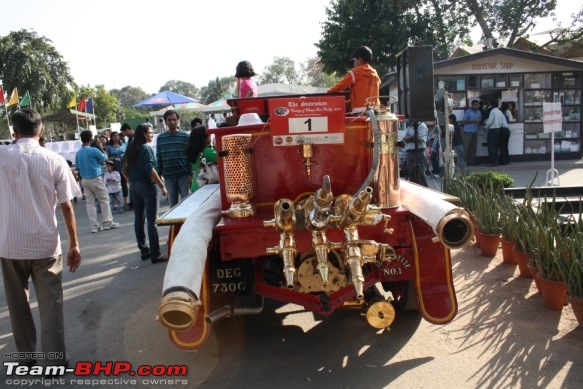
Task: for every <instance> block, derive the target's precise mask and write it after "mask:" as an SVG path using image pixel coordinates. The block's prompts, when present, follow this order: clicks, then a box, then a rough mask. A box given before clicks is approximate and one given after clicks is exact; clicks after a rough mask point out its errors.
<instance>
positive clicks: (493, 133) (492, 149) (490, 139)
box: [484, 100, 508, 167]
mask: <svg viewBox="0 0 583 389" xmlns="http://www.w3.org/2000/svg"><path fill="white" fill-rule="evenodd" d="M484 126H485V127H486V129H487V130H488V136H487V138H486V142H487V144H488V159H489V160H490V163H489V164H488V166H489V167H495V166H498V157H499V155H500V154H499V151H498V146H499V144H500V129H501V128H503V127H504V128H508V122H507V121H506V116H505V115H504V114H503V113H502V111H500V109H498V100H494V101H493V102H492V110H491V111H490V116H488V119H486V122H485V123H484Z"/></svg>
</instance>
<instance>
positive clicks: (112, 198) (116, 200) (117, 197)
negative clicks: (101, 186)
mask: <svg viewBox="0 0 583 389" xmlns="http://www.w3.org/2000/svg"><path fill="white" fill-rule="evenodd" d="M109 205H110V207H111V212H113V211H114V210H115V207H116V205H117V209H118V211H119V213H123V211H124V209H123V200H122V198H121V192H115V193H110V194H109Z"/></svg>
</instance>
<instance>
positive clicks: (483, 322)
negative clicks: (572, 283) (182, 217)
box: [0, 161, 583, 389]
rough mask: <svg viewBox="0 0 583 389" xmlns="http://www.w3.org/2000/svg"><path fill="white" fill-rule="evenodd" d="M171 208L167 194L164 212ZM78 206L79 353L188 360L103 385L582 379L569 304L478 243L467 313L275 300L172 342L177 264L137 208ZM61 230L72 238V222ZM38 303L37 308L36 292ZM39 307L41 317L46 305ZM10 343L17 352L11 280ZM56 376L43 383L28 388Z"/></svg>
mask: <svg viewBox="0 0 583 389" xmlns="http://www.w3.org/2000/svg"><path fill="white" fill-rule="evenodd" d="M580 162H581V161H569V162H566V161H565V162H561V163H560V164H557V169H558V170H559V172H560V174H561V177H560V179H561V184H563V185H575V184H579V185H582V184H583V165H582V164H581V163H580ZM482 169H485V168H481V167H477V168H476V169H475V170H476V171H477V170H482ZM547 169H548V168H547V167H546V166H543V165H542V164H538V165H534V164H527V163H521V164H519V163H515V164H511V165H508V166H506V167H505V169H504V171H506V172H508V173H509V174H510V175H512V176H513V177H514V179H515V182H516V184H515V186H520V185H526V184H528V183H529V182H530V181H531V180H532V178H533V177H534V175H535V174H536V172H537V171H538V172H539V176H540V175H541V173H545V172H546V170H547ZM539 179H540V178H537V180H539ZM540 182H541V183H544V180H543V181H540ZM166 209H167V204H166V203H165V202H163V208H162V211H164V210H166ZM75 212H76V215H77V220H78V224H79V235H80V243H81V248H82V257H83V263H82V265H81V267H80V268H79V270H78V272H77V273H75V274H70V273H68V272H65V273H64V285H65V309H66V337H67V346H68V352H69V353H70V357H71V360H72V361H73V362H77V361H92V362H96V361H129V362H131V363H132V364H133V365H134V366H137V365H142V364H164V365H166V364H184V365H188V366H189V373H188V376H187V377H185V379H186V380H187V381H188V382H187V383H186V384H185V383H184V382H176V383H174V384H172V385H171V384H169V383H168V382H163V383H152V382H144V381H143V379H142V378H140V379H138V383H137V384H135V385H132V384H130V383H127V381H126V383H125V384H110V383H105V384H103V383H97V384H95V385H93V386H94V387H102V388H122V387H124V388H125V387H136V386H141V387H151V388H167V387H169V386H174V387H176V386H178V387H201V388H258V387H259V388H263V387H278V388H301V387H324V388H359V389H360V388H383V387H411V388H434V387H455V388H476V387H484V388H515V387H522V388H534V387H546V388H580V387H583V370H582V369H581V368H580V363H581V356H582V355H583V327H581V326H579V327H578V326H577V323H576V322H575V320H574V317H573V314H572V311H571V310H570V307H565V308H564V309H563V311H562V312H554V311H548V310H545V309H544V308H543V307H542V301H541V298H540V295H537V294H536V290H535V289H534V286H533V283H532V280H528V279H524V278H520V277H518V270H517V269H516V268H515V267H511V266H508V265H504V264H503V263H502V262H501V258H500V250H499V252H498V255H497V256H496V257H494V258H484V257H480V255H479V252H478V250H477V249H476V248H474V247H466V248H464V249H461V250H457V251H455V252H454V253H453V266H454V282H455V286H456V290H457V298H458V303H459V311H458V315H457V317H456V319H455V320H454V321H453V322H452V323H450V324H448V325H446V326H435V325H431V324H429V323H427V322H425V321H423V320H420V318H419V316H418V315H416V314H414V313H406V314H402V315H399V316H398V317H397V320H396V322H395V324H394V325H393V326H392V327H391V330H390V331H383V332H376V331H374V330H372V329H371V328H370V327H368V325H367V324H366V322H365V320H364V318H362V317H360V316H359V315H358V314H357V313H356V312H353V311H340V312H337V313H335V314H334V316H333V317H331V318H330V319H327V320H314V318H313V316H312V315H311V314H310V313H309V312H305V311H303V310H302V309H301V308H299V307H297V306H295V305H284V306H281V305H280V304H277V303H274V302H268V303H267V305H266V308H265V310H264V312H263V313H262V314H260V315H258V316H249V317H236V318H232V319H227V320H224V321H222V322H219V323H218V325H217V327H216V329H215V330H214V331H213V334H212V335H211V339H210V340H209V342H208V344H207V345H206V346H205V347H204V348H203V349H201V350H198V351H196V352H190V353H188V352H183V351H180V350H178V349H176V348H175V347H174V346H173V345H171V343H170V341H169V339H168V335H167V332H166V330H165V329H164V328H163V327H162V326H161V325H160V324H159V323H158V322H157V321H156V314H157V310H158V307H159V302H160V295H161V291H162V282H163V276H164V271H165V268H166V264H155V265H152V264H151V263H149V261H141V260H140V258H139V253H138V251H137V249H136V245H135V240H134V233H133V213H131V212H126V213H125V214H122V215H117V214H116V215H114V217H115V219H116V221H119V222H120V223H121V227H120V228H119V229H117V230H111V231H103V232H100V233H97V234H91V233H90V232H89V225H88V222H87V216H86V211H85V203H84V202H83V201H80V202H79V203H77V204H76V205H75ZM60 220H61V218H60V216H59V221H60ZM60 229H61V236H62V237H66V233H65V231H64V225H63V224H62V222H60ZM167 233H168V228H167V227H162V228H160V235H161V237H162V244H163V247H162V248H163V249H165V247H166V246H165V242H166V237H167ZM63 247H66V240H65V241H64V242H63ZM31 301H33V306H35V305H34V304H35V303H34V301H35V296H34V292H33V293H32V294H31ZM34 314H35V315H36V316H37V315H38V312H37V310H36V306H35V312H34ZM0 350H1V351H3V352H5V353H6V352H13V351H15V348H14V344H13V341H12V334H11V327H10V322H9V317H8V312H7V310H6V307H5V298H4V293H3V288H2V290H0ZM0 371H1V373H0V387H11V386H9V383H8V381H7V380H8V377H6V376H5V369H4V368H2V367H0ZM72 378H73V377H71V376H68V377H67V379H66V380H65V383H66V386H62V385H61V384H53V385H52V386H53V387H67V388H77V387H79V388H81V387H88V386H89V385H86V384H84V385H81V384H78V383H75V382H74V383H71V381H70V379H72ZM121 378H124V379H126V380H128V379H130V378H132V377H129V376H122V377H121ZM46 386H47V385H46V384H44V385H41V384H39V382H37V383H35V384H34V385H30V386H29V387H46Z"/></svg>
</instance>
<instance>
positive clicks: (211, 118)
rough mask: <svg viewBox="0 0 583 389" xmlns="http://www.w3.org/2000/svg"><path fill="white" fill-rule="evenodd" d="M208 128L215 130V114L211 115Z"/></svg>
mask: <svg viewBox="0 0 583 389" xmlns="http://www.w3.org/2000/svg"><path fill="white" fill-rule="evenodd" d="M208 124H209V125H208V128H217V122H216V120H215V114H214V113H212V114H211V117H210V118H209V123H208Z"/></svg>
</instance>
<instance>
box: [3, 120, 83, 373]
mask: <svg viewBox="0 0 583 389" xmlns="http://www.w3.org/2000/svg"><path fill="white" fill-rule="evenodd" d="M12 123H13V124H14V131H15V134H16V137H17V139H18V142H17V143H15V144H12V145H8V146H0V182H2V185H0V198H1V199H2V201H1V202H0V220H2V223H3V227H2V228H0V262H1V265H2V277H3V281H4V291H5V294H6V305H7V306H8V312H9V314H10V322H11V323H12V333H13V336H14V342H15V343H16V349H17V350H18V352H19V353H20V354H21V355H23V356H24V357H23V358H22V359H21V360H19V363H20V364H24V365H27V366H32V365H34V364H35V363H36V360H34V359H32V358H31V357H30V356H31V355H32V353H34V352H36V351H37V350H36V343H37V342H36V328H35V324H34V320H33V315H32V311H31V307H30V303H29V299H28V297H29V279H31V278H32V281H33V284H34V289H35V292H36V299H37V303H38V312H39V314H40V323H41V330H40V333H41V334H42V336H41V350H42V352H44V353H45V355H46V356H56V357H57V358H56V359H47V360H46V361H45V363H46V365H54V366H65V365H67V359H66V350H65V335H64V318H63V284H62V268H63V260H62V256H61V240H60V237H59V231H58V229H57V218H56V215H55V206H56V205H57V204H59V206H60V208H61V212H62V214H63V220H64V221H65V225H66V227H67V235H68V238H69V239H68V243H69V249H68V252H67V266H69V271H70V272H73V273H74V272H75V271H76V270H77V268H78V267H79V265H80V264H81V253H80V251H79V242H78V240H77V227H76V224H75V214H74V211H73V206H72V204H71V199H73V198H74V197H76V196H80V195H81V192H80V191H79V187H78V186H77V182H76V181H75V177H74V176H73V173H72V172H71V169H70V168H69V165H68V164H67V162H66V161H65V159H64V158H63V157H61V156H60V155H58V154H56V153H54V152H52V151H50V150H48V149H46V148H44V147H41V146H40V145H39V139H40V137H41V136H42V133H43V127H42V123H41V117H40V115H39V114H38V113H37V112H36V111H34V110H32V109H23V110H20V111H16V112H15V113H14V114H13V115H12Z"/></svg>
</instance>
